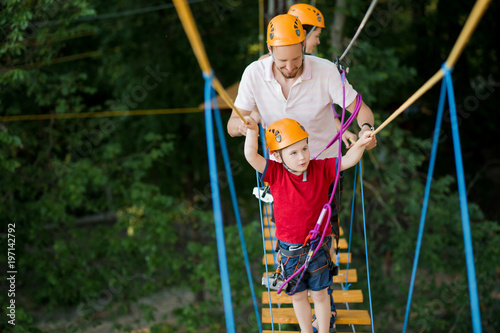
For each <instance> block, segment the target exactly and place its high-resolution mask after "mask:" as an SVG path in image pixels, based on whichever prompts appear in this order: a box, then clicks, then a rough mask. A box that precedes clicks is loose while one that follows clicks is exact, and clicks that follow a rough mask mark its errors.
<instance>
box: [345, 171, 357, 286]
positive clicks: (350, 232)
mask: <svg viewBox="0 0 500 333" xmlns="http://www.w3.org/2000/svg"><path fill="white" fill-rule="evenodd" d="M360 164H361V162H358V164H356V166H355V167H354V186H353V188H352V206H351V226H350V227H349V246H348V247H347V253H351V236H352V224H353V223H352V221H353V219H354V203H355V201H356V182H357V179H358V165H360ZM349 261H350V260H347V268H346V274H345V286H344V290H349V287H350V286H351V284H350V283H349V284H347V280H348V278H349Z"/></svg>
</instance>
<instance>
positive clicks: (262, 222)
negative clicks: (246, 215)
mask: <svg viewBox="0 0 500 333" xmlns="http://www.w3.org/2000/svg"><path fill="white" fill-rule="evenodd" d="M255 175H256V177H257V188H258V189H259V192H258V194H259V195H258V197H259V211H260V229H261V233H262V247H263V248H264V265H265V266H266V278H267V294H268V296H269V313H270V314H271V327H272V331H273V333H274V320H273V304H272V302H271V288H270V285H271V284H270V283H269V270H268V268H267V255H266V238H265V237H264V221H263V218H262V216H263V214H262V202H261V200H260V198H261V197H260V179H259V172H258V171H255ZM269 236H270V238H272V236H271V234H269ZM274 263H275V264H276V263H277V262H276V260H275V261H274Z"/></svg>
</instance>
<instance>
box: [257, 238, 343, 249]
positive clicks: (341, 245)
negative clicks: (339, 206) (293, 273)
mask: <svg viewBox="0 0 500 333" xmlns="http://www.w3.org/2000/svg"><path fill="white" fill-rule="evenodd" d="M332 244H333V245H332V246H333V248H336V247H337V245H336V244H337V240H335V239H334V240H333V243H332ZM273 245H274V246H276V239H274V240H273V241H272V242H271V240H270V239H268V240H266V250H267V251H273V250H274V248H273ZM339 247H340V248H341V249H343V250H345V249H347V248H348V247H349V245H348V244H347V241H346V240H345V238H341V239H340V240H339Z"/></svg>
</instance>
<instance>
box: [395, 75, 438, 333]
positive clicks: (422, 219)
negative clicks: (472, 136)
mask: <svg viewBox="0 0 500 333" xmlns="http://www.w3.org/2000/svg"><path fill="white" fill-rule="evenodd" d="M445 97H446V86H445V83H444V81H443V83H442V85H441V95H440V97H439V105H438V112H437V116H436V125H435V127H434V137H433V139H432V148H431V158H430V161H429V170H428V171H427V181H426V184H425V192H424V202H423V204H422V212H421V213H420V226H419V228H418V237H417V246H416V249H415V258H414V259H413V269H412V273H411V281H410V290H409V291H408V300H407V303H406V314H405V321H404V326H403V333H404V332H406V327H407V325H408V318H409V316H410V306H411V299H412V296H413V287H414V285H415V276H416V274H417V267H418V258H419V256H420V249H421V247H422V237H423V235H424V227H425V216H426V214H427V207H428V206H429V196H430V191H431V184H432V175H433V174H434V165H435V164H436V154H437V147H438V143H439V133H440V131H441V121H442V119H443V109H444V103H445Z"/></svg>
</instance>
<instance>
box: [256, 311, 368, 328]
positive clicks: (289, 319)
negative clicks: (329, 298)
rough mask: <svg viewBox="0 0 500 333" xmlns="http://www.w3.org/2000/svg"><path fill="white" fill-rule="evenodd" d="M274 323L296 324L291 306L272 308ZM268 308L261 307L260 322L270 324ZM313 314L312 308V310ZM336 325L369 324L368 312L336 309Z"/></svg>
mask: <svg viewBox="0 0 500 333" xmlns="http://www.w3.org/2000/svg"><path fill="white" fill-rule="evenodd" d="M272 311H273V322H274V323H275V324H298V321H297V317H295V312H294V311H293V308H279V309H278V308H272ZM270 312H271V311H270V308H262V322H263V323H265V324H271V313H270ZM312 313H313V314H314V309H313V310H312ZM335 323H336V324H337V325H370V324H371V319H370V314H369V313H368V311H366V310H342V309H337V320H336V322H335Z"/></svg>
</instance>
